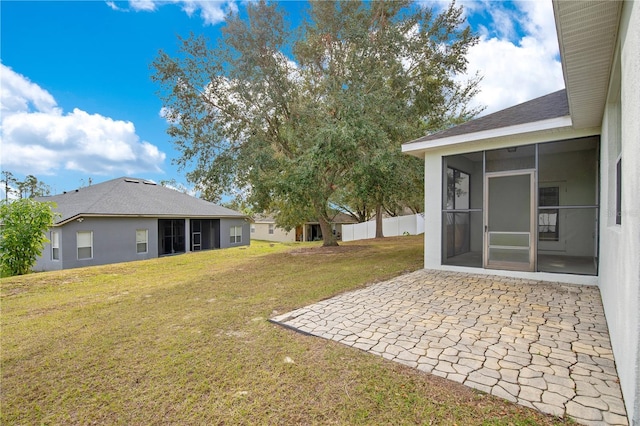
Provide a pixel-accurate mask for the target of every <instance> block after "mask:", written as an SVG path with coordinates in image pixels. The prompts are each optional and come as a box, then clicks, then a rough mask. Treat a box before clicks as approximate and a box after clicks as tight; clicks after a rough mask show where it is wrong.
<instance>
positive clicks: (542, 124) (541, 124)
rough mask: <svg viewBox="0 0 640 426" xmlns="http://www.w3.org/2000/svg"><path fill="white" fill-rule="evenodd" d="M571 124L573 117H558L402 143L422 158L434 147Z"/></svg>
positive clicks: (406, 151)
mask: <svg viewBox="0 0 640 426" xmlns="http://www.w3.org/2000/svg"><path fill="white" fill-rule="evenodd" d="M571 125H572V122H571V117H569V116H564V117H556V118H551V119H548V120H542V121H536V122H532V123H524V124H518V125H515V126H507V127H501V128H498V129H491V130H484V131H481V132H475V133H466V134H462V135H456V136H450V137H445V138H442V139H431V140H428V141H421V142H407V143H405V144H404V145H402V152H404V153H407V154H410V155H413V156H416V157H419V158H422V157H423V155H424V153H425V152H426V151H430V150H434V149H440V148H444V147H449V146H455V145H462V144H465V143H471V142H478V141H483V140H488V139H498V138H504V137H509V136H517V135H518V136H519V135H524V134H533V133H541V132H548V131H555V130H562V129H570V128H571Z"/></svg>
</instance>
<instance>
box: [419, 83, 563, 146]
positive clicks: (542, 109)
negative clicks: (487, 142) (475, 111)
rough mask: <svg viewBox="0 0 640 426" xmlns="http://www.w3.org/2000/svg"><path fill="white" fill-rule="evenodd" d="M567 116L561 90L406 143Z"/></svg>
mask: <svg viewBox="0 0 640 426" xmlns="http://www.w3.org/2000/svg"><path fill="white" fill-rule="evenodd" d="M568 115H569V103H568V101H567V91H566V90H565V89H562V90H558V91H557V92H554V93H551V94H549V95H545V96H541V97H539V98H536V99H533V100H530V101H527V102H524V103H521V104H519V105H516V106H512V107H510V108H507V109H503V110H501V111H498V112H494V113H493V114H489V115H485V116H484V117H480V118H476V119H475V120H471V121H467V122H466V123H463V124H460V125H458V126H455V127H451V128H449V129H446V130H443V131H441V132H438V133H433V134H431V135H427V136H423V137H421V138H418V139H416V140H413V141H411V142H407V143H409V144H411V143H416V142H425V141H431V140H436V139H443V138H447V137H451V136H459V135H464V134H470V133H478V132H482V131H487V130H494V129H499V128H503V127H510V126H517V125H519V124H525V123H531V122H536V121H543V120H549V119H552V118H558V117H565V116H568Z"/></svg>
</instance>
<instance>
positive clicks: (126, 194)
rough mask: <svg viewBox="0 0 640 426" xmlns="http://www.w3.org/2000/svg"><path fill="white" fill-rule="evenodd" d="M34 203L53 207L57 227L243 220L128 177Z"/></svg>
mask: <svg viewBox="0 0 640 426" xmlns="http://www.w3.org/2000/svg"><path fill="white" fill-rule="evenodd" d="M38 201H51V202H54V203H56V204H57V208H56V211H57V212H58V213H59V214H60V217H59V218H58V219H57V221H56V224H58V225H60V224H63V223H65V222H67V221H69V220H72V219H74V218H77V217H80V216H144V217H208V218H210V217H238V218H243V217H245V216H244V215H243V214H242V213H239V212H236V211H234V210H231V209H227V208H225V207H221V206H218V205H216V204H213V203H210V202H208V201H205V200H201V199H199V198H195V197H192V196H191V195H187V194H183V193H181V192H178V191H175V190H173V189H170V188H166V187H164V186H161V185H156V184H155V183H153V182H150V181H147V180H144V179H138V178H129V177H121V178H117V179H113V180H109V181H106V182H102V183H99V184H96V185H91V186H87V187H84V188H79V189H76V190H74V191H67V192H64V193H62V194H59V195H53V196H49V197H40V198H38Z"/></svg>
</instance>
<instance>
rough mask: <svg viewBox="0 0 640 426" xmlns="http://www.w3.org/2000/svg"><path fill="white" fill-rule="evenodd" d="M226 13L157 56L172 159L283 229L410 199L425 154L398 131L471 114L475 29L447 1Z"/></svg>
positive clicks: (259, 7)
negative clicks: (212, 29) (213, 39)
mask: <svg viewBox="0 0 640 426" xmlns="http://www.w3.org/2000/svg"><path fill="white" fill-rule="evenodd" d="M225 24H226V25H225V26H224V28H223V29H222V37H221V38H220V39H219V40H217V44H216V45H215V46H213V47H210V46H209V44H208V41H207V40H206V39H205V38H204V37H202V36H194V35H191V36H190V37H188V38H184V39H182V38H181V39H180V43H181V45H180V51H179V52H178V54H177V55H175V56H171V55H169V54H167V53H166V52H160V54H159V55H158V57H157V58H156V60H155V61H154V62H153V65H152V66H153V68H154V70H155V72H154V74H153V79H154V80H155V81H156V82H158V83H159V85H160V92H159V93H160V96H161V98H162V100H163V103H164V106H165V108H164V111H165V114H166V118H167V120H168V122H169V123H170V125H169V129H168V132H169V134H170V135H171V137H172V138H173V140H174V142H175V144H176V146H177V147H178V149H179V150H180V152H181V157H180V158H178V159H177V163H178V164H179V165H180V166H181V167H184V168H187V167H189V168H191V170H190V171H189V172H188V174H187V178H188V179H189V180H190V181H191V182H192V183H194V184H196V186H197V188H198V189H200V190H201V192H202V194H203V196H204V197H205V198H208V199H211V200H218V199H219V197H220V195H221V194H223V193H225V192H227V193H228V191H229V188H235V189H236V191H237V190H238V189H240V190H241V192H242V194H243V196H244V197H245V198H246V200H245V201H247V202H248V203H249V204H251V205H253V206H254V207H255V209H256V210H258V211H260V210H268V211H271V212H272V213H274V214H275V217H276V221H277V223H278V225H279V226H281V227H283V228H285V229H291V228H292V227H294V226H295V225H297V224H299V223H301V222H303V221H305V220H309V219H311V218H316V219H317V220H318V221H319V223H320V226H321V229H322V234H323V239H324V245H335V244H336V241H335V237H334V236H333V234H332V232H331V228H330V220H331V218H332V216H333V214H334V212H333V210H334V209H333V207H335V205H337V204H341V205H342V206H343V207H345V208H348V207H349V206H358V205H360V204H362V206H364V209H369V210H371V209H372V208H373V209H375V210H376V211H378V213H380V211H381V209H382V207H383V206H387V207H389V206H390V205H392V204H393V203H396V204H398V203H408V202H412V203H415V197H413V198H412V195H414V194H415V192H419V193H421V192H422V189H421V188H420V187H419V186H418V187H416V184H415V183H416V181H418V185H420V183H421V182H420V179H416V178H415V173H416V172H417V173H418V174H419V173H420V168H421V167H422V164H420V162H419V161H415V160H414V159H410V158H408V157H403V156H402V154H401V153H400V148H399V146H400V144H401V143H402V142H404V141H406V140H409V139H412V138H415V137H418V136H420V135H423V134H425V132H427V131H431V130H436V129H440V128H443V127H446V126H448V125H451V124H452V123H455V122H459V121H461V120H465V119H468V118H470V117H472V116H473V115H475V114H476V113H477V111H476V110H473V109H469V108H467V104H468V101H469V100H470V99H471V97H472V96H473V95H474V94H475V92H476V89H477V83H478V78H472V79H469V80H464V79H461V78H460V76H461V75H463V74H464V72H465V71H466V64H467V62H466V59H465V55H466V53H467V50H468V49H469V47H470V46H472V45H473V44H474V43H476V41H477V39H476V37H475V36H474V35H473V34H472V33H471V32H470V30H469V28H468V26H466V25H465V24H464V21H463V19H462V15H461V9H459V8H457V7H456V6H455V5H453V4H452V5H451V6H449V7H448V8H446V9H445V10H444V11H443V12H442V13H440V14H435V13H434V12H433V11H432V10H431V9H427V8H423V7H422V6H419V5H415V4H412V3H410V2H406V1H399V2H366V3H364V2H358V1H347V2H324V1H318V2H312V3H311V5H310V11H309V14H308V17H307V21H306V22H305V23H304V24H303V25H302V26H300V27H299V28H294V29H292V28H289V26H288V25H287V22H286V19H285V17H284V15H283V12H282V11H281V10H280V9H279V8H278V5H277V4H276V3H274V4H266V3H265V2H259V3H249V4H247V16H246V17H240V16H239V15H238V14H231V15H229V16H227V18H226V20H225ZM408 168H410V169H411V172H409V170H408ZM411 191H414V192H411ZM409 199H411V200H410V201H409ZM378 216H379V217H380V216H381V215H378Z"/></svg>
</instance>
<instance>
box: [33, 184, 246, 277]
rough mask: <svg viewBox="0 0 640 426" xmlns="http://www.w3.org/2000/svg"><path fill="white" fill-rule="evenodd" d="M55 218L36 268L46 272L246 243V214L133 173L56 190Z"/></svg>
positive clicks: (54, 200) (53, 197)
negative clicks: (141, 177) (138, 176)
mask: <svg viewBox="0 0 640 426" xmlns="http://www.w3.org/2000/svg"><path fill="white" fill-rule="evenodd" d="M38 201H51V202H54V203H56V205H57V208H56V212H57V213H58V214H59V217H58V218H57V219H56V221H55V223H54V225H53V227H51V229H50V230H49V232H48V234H47V238H49V240H50V242H49V243H47V244H46V245H45V248H44V251H43V253H42V255H41V256H40V257H39V258H38V260H37V262H36V265H35V267H34V270H36V271H49V270H57V269H67V268H78V267H82V266H91V265H104V264H107V263H117V262H127V261H131V260H141V259H151V258H154V257H158V256H164V255H171V254H178V253H185V252H189V251H199V250H210V249H217V248H227V247H235V246H246V245H249V242H250V236H249V218H247V217H246V216H244V215H243V214H242V213H238V212H236V211H233V210H230V209H227V208H224V207H220V206H217V205H215V204H213V203H210V202H208V201H204V200H201V199H198V198H195V197H192V196H190V195H187V194H183V193H181V192H178V191H175V190H173V189H169V188H165V187H163V186H160V185H156V184H155V183H153V182H149V181H146V180H144V179H137V178H118V179H113V180H110V181H107V182H103V183H99V184H97V185H91V186H87V187H84V188H80V189H76V190H74V191H68V192H65V193H63V194H60V195H54V196H50V197H41V198H38Z"/></svg>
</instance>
